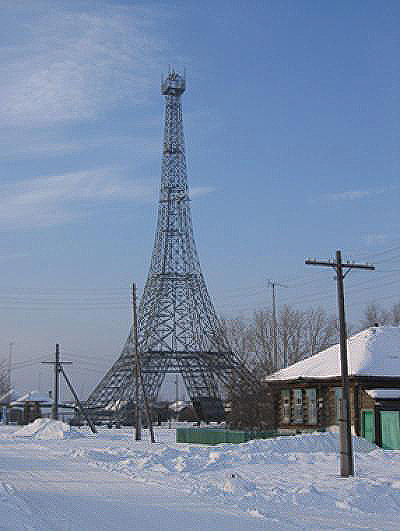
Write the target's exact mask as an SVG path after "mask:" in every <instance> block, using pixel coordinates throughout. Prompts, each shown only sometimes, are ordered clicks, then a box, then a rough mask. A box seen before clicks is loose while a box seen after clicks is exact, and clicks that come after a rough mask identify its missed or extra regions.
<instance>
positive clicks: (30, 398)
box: [15, 391, 51, 403]
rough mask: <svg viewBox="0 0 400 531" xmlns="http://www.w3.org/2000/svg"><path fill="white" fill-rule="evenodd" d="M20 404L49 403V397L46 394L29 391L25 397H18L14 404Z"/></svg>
mask: <svg viewBox="0 0 400 531" xmlns="http://www.w3.org/2000/svg"><path fill="white" fill-rule="evenodd" d="M20 402H41V403H43V402H44V403H51V400H50V398H49V395H48V394H47V393H41V392H40V391H29V393H26V394H25V395H22V396H20V397H19V398H18V399H17V400H16V401H15V403H20Z"/></svg>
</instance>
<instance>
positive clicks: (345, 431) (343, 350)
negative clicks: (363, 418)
mask: <svg viewBox="0 0 400 531" xmlns="http://www.w3.org/2000/svg"><path fill="white" fill-rule="evenodd" d="M305 263H306V264H307V265H315V266H326V267H333V269H335V271H336V283H337V300H338V311H339V327H340V365H341V373H342V374H341V377H342V387H343V396H342V407H341V411H340V419H339V445H340V449H339V451H340V475H341V476H342V477H348V476H353V475H354V464H353V449H352V444H351V418H350V401H349V380H348V365H347V331H346V319H345V311H344V284H343V280H344V278H345V277H346V275H347V274H348V273H349V271H351V270H352V269H368V270H370V271H373V270H374V269H375V267H374V266H372V265H369V264H355V263H350V262H346V263H345V264H343V263H342V255H341V252H340V251H336V261H333V260H330V261H328V262H323V261H318V260H306V261H305ZM343 269H347V271H346V272H345V273H343Z"/></svg>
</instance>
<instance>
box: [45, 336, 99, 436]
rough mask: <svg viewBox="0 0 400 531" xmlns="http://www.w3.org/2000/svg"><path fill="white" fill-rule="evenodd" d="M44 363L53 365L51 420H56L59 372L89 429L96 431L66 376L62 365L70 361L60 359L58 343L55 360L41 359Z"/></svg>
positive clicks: (70, 363) (58, 398)
mask: <svg viewBox="0 0 400 531" xmlns="http://www.w3.org/2000/svg"><path fill="white" fill-rule="evenodd" d="M42 363H43V364H44V365H54V388H53V406H52V408H51V418H52V419H53V420H58V406H59V402H60V374H62V375H63V376H64V379H65V381H66V383H67V385H68V387H69V390H70V391H71V393H72V396H73V397H74V398H75V402H76V405H77V408H78V409H79V411H80V412H81V414H82V415H83V417H84V418H85V419H86V422H87V423H88V425H89V427H90V429H91V430H92V432H93V433H97V430H96V428H95V426H94V424H93V422H92V420H91V418H90V417H89V415H88V414H87V413H86V411H85V409H84V408H83V406H82V403H81V402H80V400H79V398H78V395H77V394H76V392H75V389H74V388H73V386H72V383H71V381H70V379H69V378H68V376H67V375H66V373H65V371H64V367H63V365H72V361H60V345H59V344H58V343H56V353H55V361H42Z"/></svg>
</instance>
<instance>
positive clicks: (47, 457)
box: [0, 421, 400, 531]
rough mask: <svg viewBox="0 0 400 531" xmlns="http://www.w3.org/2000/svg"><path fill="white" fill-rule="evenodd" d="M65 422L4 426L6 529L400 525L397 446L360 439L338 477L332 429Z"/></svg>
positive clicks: (1, 485) (2, 522)
mask: <svg viewBox="0 0 400 531" xmlns="http://www.w3.org/2000/svg"><path fill="white" fill-rule="evenodd" d="M65 429H66V426H65V425H64V426H63V425H62V423H58V424H54V422H53V421H51V422H50V423H49V424H46V422H43V421H37V422H36V425H35V427H34V428H33V427H32V425H30V426H28V427H24V428H23V429H22V430H21V431H20V432H19V434H18V435H17V434H16V431H17V430H18V428H17V427H16V426H0V529H1V530H13V531H15V530H25V529H27V530H28V529H29V530H35V531H36V530H64V531H65V530H79V531H81V530H82V531H84V530H105V529H107V530H111V529H132V530H133V529H135V530H139V531H141V530H144V531H145V530H185V531H191V530H196V531H197V530H198V531H200V530H201V531H205V530H206V531H207V530H209V529H210V530H211V529H215V530H218V531H219V530H221V531H222V530H230V531H234V530H240V531H249V530H253V529H254V530H255V529H257V530H258V529H263V530H285V531H286V530H287V531H290V530H294V529H303V530H313V529H315V530H325V529H376V530H380V531H383V530H393V531H394V530H396V531H398V530H399V529H400V452H399V451H384V450H381V449H377V448H376V447H375V446H373V445H371V444H370V443H368V442H367V441H365V440H363V439H357V438H355V439H354V446H355V450H356V452H355V470H356V476H355V477H354V478H350V479H342V478H340V476H339V474H338V458H337V435H335V434H330V433H327V434H319V435H304V436H295V437H293V436H292V437H280V438H277V439H270V440H265V441H261V440H259V441H252V442H248V443H244V444H240V445H229V444H222V445H218V446H199V445H190V444H176V443H175V442H174V441H175V430H174V429H168V428H156V437H157V443H156V444H154V445H151V443H150V442H149V441H148V440H144V441H142V442H135V441H133V438H132V430H131V429H126V428H125V429H121V430H117V429H112V430H109V429H107V428H102V429H101V431H100V433H99V434H98V435H92V434H91V433H90V432H88V431H86V430H85V429H81V430H77V429H75V430H74V431H72V432H65ZM145 435H146V436H147V433H146V434H145Z"/></svg>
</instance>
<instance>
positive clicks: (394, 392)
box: [366, 389, 400, 399]
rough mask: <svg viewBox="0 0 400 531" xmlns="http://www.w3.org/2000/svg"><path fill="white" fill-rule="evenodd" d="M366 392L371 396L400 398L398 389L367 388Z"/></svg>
mask: <svg viewBox="0 0 400 531" xmlns="http://www.w3.org/2000/svg"><path fill="white" fill-rule="evenodd" d="M366 393H367V394H368V395H369V396H372V398H378V399H379V398H382V399H383V398H397V399H400V389H368V390H367V391H366Z"/></svg>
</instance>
